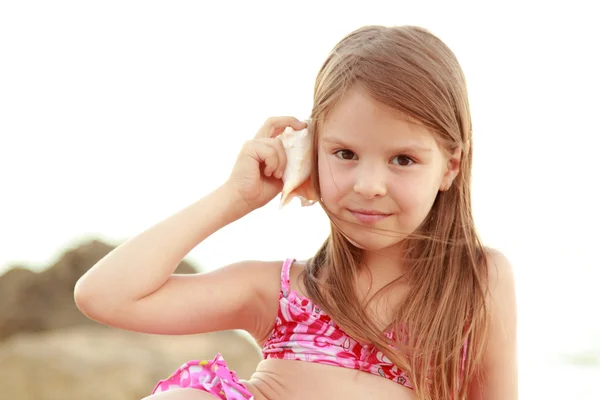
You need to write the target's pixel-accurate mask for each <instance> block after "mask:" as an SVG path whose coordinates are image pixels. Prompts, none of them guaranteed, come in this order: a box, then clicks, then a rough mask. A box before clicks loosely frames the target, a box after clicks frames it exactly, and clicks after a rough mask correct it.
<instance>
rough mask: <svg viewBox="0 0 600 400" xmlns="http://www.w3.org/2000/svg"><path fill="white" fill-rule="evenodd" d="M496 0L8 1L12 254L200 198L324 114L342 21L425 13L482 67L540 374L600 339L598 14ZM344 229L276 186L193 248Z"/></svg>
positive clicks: (45, 248)
mask: <svg viewBox="0 0 600 400" xmlns="http://www.w3.org/2000/svg"><path fill="white" fill-rule="evenodd" d="M317 4H318V5H317ZM487 4H488V3H486V5H483V2H478V3H476V2H472V4H468V3H466V2H456V1H452V2H442V1H440V2H437V3H436V2H423V1H421V2H414V1H413V2H402V1H397V0H396V1H387V2H382V1H368V2H356V3H351V2H348V1H323V2H322V3H321V2H316V1H301V2H300V1H298V2H293V3H292V2H275V1H270V2H267V1H252V2H241V1H239V2H237V3H236V2H230V3H226V2H205V3H201V2H199V1H177V2H174V1H170V2H166V1H164V2H158V1H123V0H121V1H103V2H88V1H81V0H79V1H52V2H49V1H46V2H42V1H36V2H34V1H13V2H8V1H4V2H2V3H0V190H1V196H0V272H1V271H2V270H3V269H6V268H8V266H9V265H12V264H14V263H27V264H28V265H32V266H33V267H37V268H39V267H42V266H44V265H47V264H48V263H51V262H52V261H53V260H54V259H55V257H56V256H57V255H58V254H59V253H60V252H62V251H63V250H64V248H65V246H70V245H72V244H74V243H76V242H77V241H79V240H80V239H82V238H89V237H99V238H101V239H106V240H108V241H111V242H113V243H118V242H119V241H121V240H124V239H126V238H128V237H130V236H132V235H135V234H136V233H138V232H140V231H141V230H143V229H145V228H147V227H148V226H149V225H151V224H153V223H154V222H158V221H159V220H160V219H162V218H165V217H167V216H168V215H170V214H171V213H173V212H175V211H177V210H178V209H179V208H181V207H183V206H185V205H187V204H189V203H191V202H193V201H195V200H196V199H197V198H199V197H200V196H202V195H203V194H206V193H207V192H208V191H210V190H212V189H213V188H215V187H216V186H217V185H218V184H219V183H220V182H222V181H223V180H224V179H225V178H226V177H227V176H228V174H229V171H230V168H231V166H232V163H233V161H234V159H235V157H236V155H237V152H238V150H239V148H240V146H241V144H242V143H243V141H244V140H246V139H248V138H251V137H252V136H253V135H254V133H255V131H256V129H257V128H258V127H259V126H260V125H261V124H262V122H263V120H264V119H266V118H267V117H268V116H271V115H282V114H286V115H288V114H289V115H294V116H296V117H298V118H305V117H307V116H308V114H309V112H310V109H311V106H312V89H313V82H314V78H315V76H316V73H317V70H318V68H319V67H320V65H321V63H322V62H323V61H324V59H325V57H326V55H327V53H328V51H329V50H330V49H331V48H332V47H333V45H334V44H335V43H336V42H337V41H338V40H340V39H341V38H342V37H343V36H344V35H345V34H347V33H348V32H350V31H351V30H353V29H355V28H357V27H359V26H361V25H366V24H385V25H391V24H414V25H422V26H424V27H426V28H428V29H430V30H431V31H432V32H433V33H435V34H437V35H438V36H440V37H441V38H442V40H444V41H445V42H446V43H447V44H448V45H449V46H450V47H451V48H452V49H453V51H454V52H455V53H456V55H457V56H458V58H459V61H460V62H461V64H462V66H463V69H464V71H465V73H466V75H467V80H468V84H469V91H470V101H471V105H472V114H473V121H474V129H475V164H474V201H475V217H476V221H477V223H478V226H479V229H480V232H481V234H482V237H483V239H484V241H485V242H486V243H487V244H488V245H491V246H494V247H497V248H499V249H501V250H503V251H504V252H505V253H506V254H507V255H508V256H509V258H510V259H511V260H512V262H513V264H514V267H515V272H516V275H517V279H518V290H519V308H520V324H521V325H520V340H521V357H522V358H523V359H524V360H525V361H524V362H523V363H522V370H523V371H528V373H529V372H532V373H534V374H535V373H538V375H539V376H540V379H542V378H543V376H542V373H541V372H539V369H538V363H543V362H545V360H546V359H552V358H553V357H555V356H557V355H558V354H560V353H561V352H564V351H585V350H587V351H590V348H592V349H595V350H594V351H597V352H598V353H600V323H598V317H597V315H598V312H597V306H598V304H600V295H599V291H598V282H599V281H600V273H599V272H598V271H599V268H598V267H599V266H600V262H599V261H598V256H597V251H596V249H597V247H598V245H597V241H598V239H599V238H600V235H599V234H598V228H597V226H598V224H600V213H599V211H598V207H597V204H598V199H599V196H598V186H599V182H600V180H599V178H598V175H599V172H600V167H599V166H598V161H597V156H598V145H599V144H600V139H599V137H598V135H599V133H600V128H599V124H598V121H597V117H598V116H599V115H600V113H599V111H598V110H599V106H600V101H599V100H598V93H599V92H600V79H599V77H598V71H600V61H599V51H598V49H599V46H598V38H600V29H599V28H598V23H597V18H596V17H597V15H598V14H597V12H594V11H593V8H592V7H593V6H587V7H583V6H581V5H582V4H592V2H587V3H584V2H577V1H569V2H563V3H561V4H559V3H558V2H543V3H542V2H540V3H537V2H513V3H512V4H511V2H508V1H502V2H497V3H496V4H497V5H496V6H490V5H487ZM259 219H261V223H260V224H257V222H258V220H259ZM286 229H287V231H286ZM311 229H312V230H311ZM327 229H328V223H327V221H326V218H325V217H324V215H323V214H322V212H321V211H320V209H318V208H317V207H313V208H309V209H303V208H300V207H299V206H298V203H294V204H293V205H290V206H288V207H287V208H285V209H284V210H282V211H279V210H278V208H277V204H276V201H275V202H273V203H271V204H269V205H268V206H267V207H265V208H263V209H261V210H258V211H257V212H255V213H253V214H251V215H250V216H248V217H246V218H245V219H243V220H242V221H239V222H238V223H236V224H234V225H231V226H229V227H227V228H225V229H224V230H222V231H220V232H218V233H217V234H215V235H214V236H213V237H211V238H210V239H208V240H207V241H205V242H204V243H202V244H201V245H200V246H198V247H197V248H196V249H195V250H194V251H193V252H192V253H191V254H190V259H191V260H192V261H195V262H197V263H198V264H200V265H202V266H203V267H205V268H215V267H218V266H220V265H223V264H225V263H229V262H232V261H236V260H240V259H246V258H261V259H278V258H283V257H296V258H305V257H308V256H310V255H311V254H313V253H314V251H315V250H316V248H317V246H318V245H320V244H321V242H322V241H323V239H324V238H325V236H326V234H327ZM535 371H538V372H535ZM576 375H577V376H583V375H581V374H579V373H578V374H576ZM524 385H529V386H524V387H525V389H524V391H525V393H535V394H536V396H538V395H540V392H539V386H538V388H537V389H533V387H534V385H533V384H528V383H525V384H524ZM527 388H531V389H527ZM527 390H531V392H527ZM548 393H549V394H553V395H557V393H558V392H557V391H556V390H555V389H553V390H552V391H549V392H548ZM565 393H570V394H572V392H565ZM525 398H529V397H527V396H525ZM539 398H541V397H539ZM548 398H550V397H548ZM579 398H583V397H579Z"/></svg>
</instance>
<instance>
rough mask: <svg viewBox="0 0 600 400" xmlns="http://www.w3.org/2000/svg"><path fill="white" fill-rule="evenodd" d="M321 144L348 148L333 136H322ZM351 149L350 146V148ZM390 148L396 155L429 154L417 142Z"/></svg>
mask: <svg viewBox="0 0 600 400" xmlns="http://www.w3.org/2000/svg"><path fill="white" fill-rule="evenodd" d="M323 142H324V143H328V144H336V145H340V146H349V145H348V143H346V142H345V141H343V140H341V139H338V138H336V137H333V136H323ZM350 147H352V146H350ZM389 147H390V148H394V149H395V151H396V152H397V153H403V152H408V153H430V152H431V149H430V148H429V147H426V146H424V145H422V144H421V143H419V142H409V143H406V144H403V145H400V146H391V145H390V146H389Z"/></svg>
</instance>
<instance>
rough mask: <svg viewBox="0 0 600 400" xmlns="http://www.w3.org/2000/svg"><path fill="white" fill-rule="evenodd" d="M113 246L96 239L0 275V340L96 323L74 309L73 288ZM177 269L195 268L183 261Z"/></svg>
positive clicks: (187, 271)
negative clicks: (47, 261) (44, 264)
mask: <svg viewBox="0 0 600 400" xmlns="http://www.w3.org/2000/svg"><path fill="white" fill-rule="evenodd" d="M113 249H114V247H111V246H109V245H107V244H105V243H103V242H100V241H97V240H95V241H91V242H89V243H85V244H82V245H81V246H79V247H77V248H74V249H71V250H69V251H67V252H65V253H64V254H63V255H62V256H61V257H60V258H59V259H58V261H57V262H56V263H55V264H54V265H52V266H51V267H50V268H47V269H45V270H43V271H41V272H38V273H35V272H32V271H31V270H29V269H26V268H24V267H17V268H13V269H11V270H9V271H8V272H6V273H5V274H4V275H3V276H1V277H0V341H1V340H4V339H7V338H9V337H11V336H12V335H14V334H17V333H19V332H41V331H46V330H52V329H58V328H63V327H68V326H76V325H82V324H83V325H97V324H96V322H94V321H91V320H89V319H88V318H86V317H85V316H84V315H83V314H82V313H81V312H80V311H79V309H77V306H76V305H75V301H74V300H73V289H74V287H75V283H76V282H77V280H78V279H79V277H81V275H83V274H84V273H85V272H86V271H87V270H88V269H90V268H91V267H92V266H93V265H94V264H96V263H97V262H98V261H99V260H100V259H101V258H102V257H104V256H105V255H106V254H108V253H109V252H110V251H112V250H113ZM176 272H177V273H194V272H197V270H196V269H195V268H194V267H192V266H191V265H190V264H189V263H187V262H185V261H183V262H182V263H181V264H180V265H179V267H178V269H177V270H176Z"/></svg>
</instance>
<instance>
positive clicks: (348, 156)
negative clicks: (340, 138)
mask: <svg viewBox="0 0 600 400" xmlns="http://www.w3.org/2000/svg"><path fill="white" fill-rule="evenodd" d="M334 154H335V155H336V156H337V157H339V158H341V159H342V160H354V159H355V157H356V154H354V152H352V151H350V150H338V151H336V152H335V153H334Z"/></svg>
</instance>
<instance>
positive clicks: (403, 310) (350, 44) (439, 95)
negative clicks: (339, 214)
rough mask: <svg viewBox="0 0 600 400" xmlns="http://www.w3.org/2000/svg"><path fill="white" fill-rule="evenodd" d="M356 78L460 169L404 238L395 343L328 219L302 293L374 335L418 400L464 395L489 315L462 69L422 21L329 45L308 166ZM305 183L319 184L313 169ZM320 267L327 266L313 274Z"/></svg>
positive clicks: (348, 326)
mask: <svg viewBox="0 0 600 400" xmlns="http://www.w3.org/2000/svg"><path fill="white" fill-rule="evenodd" d="M354 85H360V87H361V88H362V89H364V90H366V91H367V93H369V95H370V96H372V98H373V99H374V100H376V101H377V102H379V103H381V104H383V105H386V106H388V107H391V108H392V109H395V110H397V111H399V112H400V113H402V114H404V115H407V116H409V117H410V118H414V119H415V120H417V121H419V122H420V123H422V124H423V125H425V126H426V127H427V128H428V129H429V130H430V131H431V132H432V133H433V134H434V135H435V136H436V140H437V141H438V143H440V146H441V147H442V148H443V149H444V151H446V152H447V153H448V154H451V153H452V152H453V151H454V150H456V148H457V147H460V150H461V152H462V156H461V160H460V172H459V175H458V176H457V177H456V179H455V181H454V183H453V185H452V186H451V188H450V189H449V190H448V191H445V192H439V193H438V195H437V198H436V199H435V201H434V204H433V206H432V209H431V211H430V212H429V214H428V216H427V217H426V218H425V220H424V221H423V223H422V224H421V226H420V227H419V228H418V229H417V231H415V232H414V233H412V234H411V235H409V237H408V238H407V239H405V240H406V244H407V246H406V248H407V249H408V251H407V262H408V269H407V273H406V275H405V276H404V277H403V279H405V282H408V284H409V285H408V287H409V289H408V290H409V293H408V295H407V296H406V300H404V301H403V302H402V304H399V305H398V308H397V310H396V311H395V314H394V320H393V322H392V324H391V325H390V326H389V328H390V329H395V330H401V329H403V328H402V327H406V329H407V332H408V337H407V338H406V337H405V338H403V340H402V343H400V342H393V341H391V340H390V339H388V338H387V337H386V336H385V334H384V332H382V330H381V328H378V326H377V325H376V323H375V321H374V320H373V318H372V317H371V316H370V315H369V313H368V312H367V310H366V309H365V307H364V304H363V303H362V302H361V301H359V298H358V295H357V293H356V290H355V288H356V286H355V283H356V277H357V271H358V269H359V265H360V262H361V251H360V250H359V249H358V248H356V247H355V246H354V245H352V244H351V243H350V242H349V241H348V240H347V239H346V237H345V236H344V235H343V234H342V233H341V231H340V230H339V229H338V228H337V226H336V224H335V221H332V222H331V234H330V236H329V237H328V238H327V240H326V241H325V243H324V244H323V246H322V247H321V248H320V249H319V251H318V252H317V253H316V255H315V256H314V257H313V258H311V260H309V263H308V266H307V269H306V271H305V275H304V285H305V287H306V291H307V294H308V296H309V297H310V298H312V299H313V301H315V302H316V303H318V304H319V305H320V306H321V307H322V308H323V309H324V310H325V311H326V312H327V313H328V314H329V315H330V316H331V317H332V318H333V320H335V321H336V323H337V324H338V325H339V326H340V327H341V328H342V329H343V330H344V331H345V332H346V333H348V334H349V335H350V336H352V337H354V338H355V339H357V340H359V341H364V342H369V343H373V344H374V345H375V347H376V348H377V349H378V350H380V351H382V352H383V353H384V354H385V355H386V356H387V357H388V358H389V359H390V360H391V361H392V362H393V363H394V364H395V365H397V366H398V367H399V368H400V369H402V370H403V371H405V372H406V373H407V374H408V375H409V377H410V378H411V381H412V383H413V385H414V388H415V392H416V394H417V397H418V398H419V399H424V400H429V399H451V398H452V399H463V398H465V397H466V393H467V388H468V385H469V383H470V382H471V381H472V380H473V379H474V378H475V376H476V374H475V372H476V367H477V365H478V363H479V362H480V360H481V357H482V353H483V349H484V346H485V340H486V335H487V330H488V326H489V322H488V317H487V312H486V308H485V297H486V292H487V265H486V262H485V249H484V247H483V245H482V244H481V242H480V240H479V238H478V236H477V233H476V230H475V225H474V222H473V217H472V212H471V189H470V182H471V164H472V128H471V116H470V110H469V103H468V98H467V88H466V82H465V78H464V76H463V72H462V69H461V67H460V65H459V63H458V61H457V59H456V57H455V55H454V54H453V53H452V51H451V50H450V49H449V48H448V47H447V46H446V45H445V44H444V43H443V42H442V41H441V40H440V39H438V38H437V37H436V36H434V35H433V34H431V33H430V32H428V31H427V30H425V29H423V28H419V27H413V26H402V27H383V26H367V27H363V28H360V29H358V30H356V31H354V32H352V33H350V34H349V35H347V36H346V37H345V38H343V39H342V40H341V41H340V42H339V43H338V44H337V45H336V46H335V47H334V49H333V50H332V51H331V53H330V54H329V57H328V58H327V60H326V61H325V63H324V64H323V66H322V67H321V69H320V71H319V73H318V76H317V79H316V83H315V91H314V107H313V111H312V115H311V118H312V121H313V123H312V129H313V130H314V135H313V137H314V143H313V144H314V146H313V148H314V153H313V165H317V162H318V157H317V154H318V140H319V132H320V130H321V129H322V127H323V124H324V121H325V120H326V118H327V116H328V115H329V113H330V112H331V110H332V109H333V107H335V105H336V104H337V103H338V102H339V100H340V99H341V98H342V97H343V96H344V94H345V93H347V92H348V90H349V89H350V88H351V87H353V86H354ZM315 169H316V168H315ZM313 184H314V187H315V188H316V189H317V191H318V192H319V176H318V173H315V174H314V175H313ZM319 195H320V192H319ZM323 270H326V271H327V273H326V274H321V273H320V272H322V271H323ZM324 276H326V278H325V277H324ZM389 286H390V285H388V287H389ZM392 287H393V285H392ZM394 347H395V348H396V349H399V350H393V349H394ZM465 356H466V360H465Z"/></svg>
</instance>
